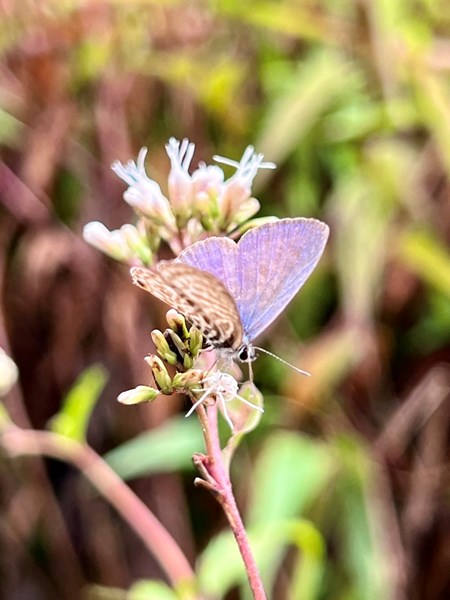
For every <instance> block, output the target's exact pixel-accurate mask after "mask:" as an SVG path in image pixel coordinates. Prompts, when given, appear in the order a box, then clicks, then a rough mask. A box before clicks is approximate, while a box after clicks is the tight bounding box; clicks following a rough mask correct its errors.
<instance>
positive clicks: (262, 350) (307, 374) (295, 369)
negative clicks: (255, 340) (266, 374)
mask: <svg viewBox="0 0 450 600" xmlns="http://www.w3.org/2000/svg"><path fill="white" fill-rule="evenodd" d="M254 348H255V350H259V351H260V352H264V354H268V355H269V356H271V357H272V358H276V359H277V360H279V361H280V362H281V363H283V365H286V366H287V367H290V368H291V369H294V371H297V373H300V375H306V376H307V377H310V375H311V373H308V371H303V369H299V368H298V367H294V365H291V363H288V362H287V360H284V359H283V358H280V357H279V356H277V355H276V354H274V353H273V352H269V351H268V350H265V349H264V348H258V346H254Z"/></svg>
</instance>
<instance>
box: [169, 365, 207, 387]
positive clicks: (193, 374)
mask: <svg viewBox="0 0 450 600" xmlns="http://www.w3.org/2000/svg"><path fill="white" fill-rule="evenodd" d="M203 377H204V372H203V371H201V370H200V369H190V370H189V371H186V373H177V374H176V375H175V377H174V378H173V387H174V388H176V389H178V390H181V389H189V388H191V387H193V386H198V385H199V384H200V382H201V381H202V379H203Z"/></svg>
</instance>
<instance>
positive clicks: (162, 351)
mask: <svg viewBox="0 0 450 600" xmlns="http://www.w3.org/2000/svg"><path fill="white" fill-rule="evenodd" d="M150 335H151V337H152V340H153V343H154V344H155V347H156V351H157V352H158V354H159V355H160V356H161V357H162V359H163V360H165V361H166V362H168V363H169V365H175V364H176V363H177V362H178V356H177V355H176V353H175V352H173V351H172V350H171V349H170V347H169V344H168V343H167V340H166V338H165V337H164V334H163V333H162V332H161V331H159V329H154V330H153V331H152V332H151V334H150Z"/></svg>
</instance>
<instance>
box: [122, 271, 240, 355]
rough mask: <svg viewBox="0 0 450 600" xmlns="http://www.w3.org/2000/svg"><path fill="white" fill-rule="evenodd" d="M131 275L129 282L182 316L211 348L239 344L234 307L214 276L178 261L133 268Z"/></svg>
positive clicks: (223, 287)
mask: <svg viewBox="0 0 450 600" xmlns="http://www.w3.org/2000/svg"><path fill="white" fill-rule="evenodd" d="M131 276H132V278H133V283H135V284H136V285H138V286H139V287H141V288H142V289H144V290H146V291H147V292H149V293H150V294H152V295H153V296H155V297H156V298H159V299H160V300H162V301H163V302H165V303H166V304H168V305H169V306H172V307H173V308H175V309H176V310H177V311H178V312H180V313H181V314H182V315H184V316H185V317H186V319H187V320H188V321H190V322H191V323H192V324H194V325H195V326H196V327H197V328H198V329H199V330H200V331H201V332H202V334H203V335H204V336H205V338H206V339H207V340H208V341H209V342H211V344H213V345H214V346H215V347H229V348H232V349H237V348H239V346H240V345H241V342H242V336H243V331H242V325H241V321H240V318H239V313H238V310H237V308H236V304H235V302H234V300H233V298H232V297H231V296H230V294H229V292H228V291H227V289H226V288H225V286H224V285H223V284H222V283H221V282H220V281H219V280H218V279H217V278H216V277H215V276H214V275H211V274H210V273H207V272H205V271H200V270H198V269H196V268H194V267H191V266H190V265H185V264H183V263H181V262H174V261H160V262H159V263H158V264H157V265H156V266H155V267H154V268H152V269H144V268H142V267H133V268H132V269H131Z"/></svg>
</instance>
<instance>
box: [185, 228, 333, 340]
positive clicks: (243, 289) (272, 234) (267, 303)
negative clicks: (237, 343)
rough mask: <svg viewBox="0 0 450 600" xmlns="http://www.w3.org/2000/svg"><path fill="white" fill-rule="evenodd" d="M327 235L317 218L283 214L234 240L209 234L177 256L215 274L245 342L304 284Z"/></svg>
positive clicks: (262, 327) (256, 334)
mask: <svg viewBox="0 0 450 600" xmlns="http://www.w3.org/2000/svg"><path fill="white" fill-rule="evenodd" d="M327 238H328V227H327V225H326V224H325V223H322V222H321V221H317V220H316V219H304V218H298V219H281V220H280V221H275V222H273V223H267V224H266V225H262V226H261V227H257V228H255V229H252V230H250V231H248V232H247V233H245V234H244V235H243V236H242V238H241V240H240V241H239V242H238V243H237V244H236V243H235V242H233V241H232V240H230V239H228V238H218V237H211V238H208V239H206V240H203V241H201V242H197V243H196V244H193V245H192V246H190V247H189V248H187V249H186V250H184V251H183V252H182V253H181V255H180V256H179V258H178V260H180V261H182V262H183V263H185V264H188V265H192V266H194V267H196V268H197V269H201V270H203V271H208V272H209V273H212V274H213V275H215V276H216V277H217V278H218V279H219V280H220V281H221V282H222V283H223V284H224V285H225V287H226V288H227V289H228V291H229V292H230V294H231V296H232V298H233V299H234V301H235V303H236V306H237V309H238V312H239V316H240V319H241V323H242V326H243V329H244V334H245V339H244V341H245V342H251V341H253V340H254V339H255V338H256V337H257V336H258V335H259V334H260V333H262V332H263V331H264V329H266V328H267V327H268V326H269V325H270V323H271V322H272V321H273V320H274V319H275V318H276V317H277V316H278V315H279V314H280V313H281V311H282V310H283V309H284V308H285V306H286V305H287V304H288V303H289V301H290V300H291V299H292V298H293V297H294V296H295V294H296V293H297V292H298V290H299V289H300V288H301V287H302V285H303V284H304V283H305V281H306V280H307V278H308V277H309V275H310V274H311V272H312V271H313V269H314V267H315V266H316V264H317V262H318V260H319V258H320V256H321V255H322V252H323V249H324V247H325V244H326V241H327Z"/></svg>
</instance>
